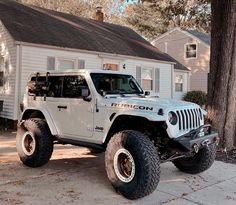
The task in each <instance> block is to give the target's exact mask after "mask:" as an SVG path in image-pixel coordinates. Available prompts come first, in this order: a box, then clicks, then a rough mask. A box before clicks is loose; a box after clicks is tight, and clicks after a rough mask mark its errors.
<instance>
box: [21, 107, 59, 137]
mask: <svg viewBox="0 0 236 205" xmlns="http://www.w3.org/2000/svg"><path fill="white" fill-rule="evenodd" d="M36 111H37V112H41V113H42V115H43V116H44V118H45V120H46V122H47V124H48V127H49V129H50V131H51V134H52V135H58V131H57V128H56V126H55V124H54V122H53V120H52V117H51V115H50V114H49V112H48V111H47V110H45V109H38V108H34V107H28V108H27V109H25V110H24V111H23V113H22V114H21V118H20V122H22V121H23V120H26V119H29V118H28V117H27V115H28V113H33V112H36Z"/></svg>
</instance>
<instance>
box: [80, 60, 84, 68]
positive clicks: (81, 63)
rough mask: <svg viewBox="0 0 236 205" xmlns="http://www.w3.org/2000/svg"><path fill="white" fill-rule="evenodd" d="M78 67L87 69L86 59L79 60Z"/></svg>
mask: <svg viewBox="0 0 236 205" xmlns="http://www.w3.org/2000/svg"><path fill="white" fill-rule="evenodd" d="M78 69H85V60H78Z"/></svg>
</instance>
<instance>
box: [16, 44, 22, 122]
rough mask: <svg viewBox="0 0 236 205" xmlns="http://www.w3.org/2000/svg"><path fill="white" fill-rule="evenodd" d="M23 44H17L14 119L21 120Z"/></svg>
mask: <svg viewBox="0 0 236 205" xmlns="http://www.w3.org/2000/svg"><path fill="white" fill-rule="evenodd" d="M21 58H22V46H21V45H17V46H16V81H15V107H14V119H18V120H19V117H20V116H19V114H20V99H21V70H22V69H21V67H22V65H21V63H22V60H21Z"/></svg>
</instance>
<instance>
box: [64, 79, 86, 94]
mask: <svg viewBox="0 0 236 205" xmlns="http://www.w3.org/2000/svg"><path fill="white" fill-rule="evenodd" d="M85 87H88V86H87V83H86V80H85V79H84V77H83V76H65V77H64V90H63V96H64V97H66V98H80V97H81V93H82V89H83V88H85Z"/></svg>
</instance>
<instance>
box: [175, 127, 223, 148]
mask: <svg viewBox="0 0 236 205" xmlns="http://www.w3.org/2000/svg"><path fill="white" fill-rule="evenodd" d="M203 133H204V136H201V134H203ZM219 140H220V138H219V136H218V133H217V132H214V131H212V129H211V125H203V126H201V127H199V128H198V129H195V130H192V131H190V132H189V133H187V134H185V135H182V136H180V137H178V138H176V139H174V142H175V143H177V144H178V145H179V146H180V147H181V149H182V150H183V151H185V152H191V151H195V152H198V150H199V149H201V148H202V147H204V146H208V145H210V144H214V143H215V144H218V143H219Z"/></svg>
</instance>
